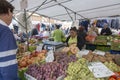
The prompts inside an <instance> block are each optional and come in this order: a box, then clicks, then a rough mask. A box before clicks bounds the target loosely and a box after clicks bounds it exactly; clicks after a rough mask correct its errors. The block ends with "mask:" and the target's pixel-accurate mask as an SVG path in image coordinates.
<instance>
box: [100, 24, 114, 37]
mask: <svg viewBox="0 0 120 80" xmlns="http://www.w3.org/2000/svg"><path fill="white" fill-rule="evenodd" d="M100 34H101V35H111V34H112V32H111V30H110V28H109V27H108V24H107V23H104V27H103V29H102V30H101V33H100Z"/></svg>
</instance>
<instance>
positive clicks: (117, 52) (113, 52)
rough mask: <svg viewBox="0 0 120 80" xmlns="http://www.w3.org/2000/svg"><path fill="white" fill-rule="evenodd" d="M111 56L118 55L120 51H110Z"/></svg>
mask: <svg viewBox="0 0 120 80" xmlns="http://www.w3.org/2000/svg"><path fill="white" fill-rule="evenodd" d="M110 53H111V54H120V51H115V50H110Z"/></svg>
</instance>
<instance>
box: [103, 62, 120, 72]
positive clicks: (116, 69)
mask: <svg viewBox="0 0 120 80" xmlns="http://www.w3.org/2000/svg"><path fill="white" fill-rule="evenodd" d="M104 65H106V66H107V67H108V68H109V69H110V70H111V71H113V72H120V66H118V65H117V64H115V63H114V62H112V61H110V62H105V63H104Z"/></svg>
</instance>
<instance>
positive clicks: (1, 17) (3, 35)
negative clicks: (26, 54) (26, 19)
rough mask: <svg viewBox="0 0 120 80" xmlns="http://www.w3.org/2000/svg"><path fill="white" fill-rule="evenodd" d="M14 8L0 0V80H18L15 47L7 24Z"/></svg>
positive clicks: (4, 0) (14, 41)
mask: <svg viewBox="0 0 120 80" xmlns="http://www.w3.org/2000/svg"><path fill="white" fill-rule="evenodd" d="M13 10H14V7H13V6H12V5H11V4H10V3H9V2H7V0H0V80H18V75H17V72H18V65H17V59H16V51H17V45H16V40H15V38H14V36H13V33H12V31H11V30H10V29H9V27H8V26H9V24H10V23H11V21H12V15H13Z"/></svg>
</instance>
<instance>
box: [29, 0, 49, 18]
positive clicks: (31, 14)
mask: <svg viewBox="0 0 120 80" xmlns="http://www.w3.org/2000/svg"><path fill="white" fill-rule="evenodd" d="M46 1H47V0H45V1H44V2H43V3H42V4H41V5H40V6H38V8H36V9H35V11H33V12H32V13H31V15H30V16H28V17H27V19H29V18H30V17H31V16H32V15H33V14H34V13H35V12H36V11H37V10H38V9H39V8H40V7H41V6H42V5H44V4H45V2H46Z"/></svg>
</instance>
